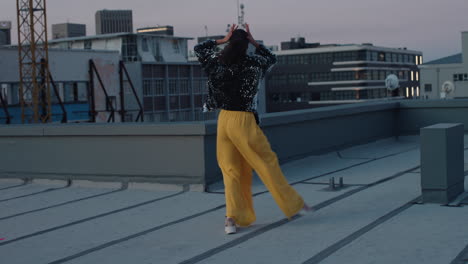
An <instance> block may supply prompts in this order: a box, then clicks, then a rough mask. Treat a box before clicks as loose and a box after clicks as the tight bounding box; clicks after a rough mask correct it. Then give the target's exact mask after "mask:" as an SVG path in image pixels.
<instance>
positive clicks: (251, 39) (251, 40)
mask: <svg viewBox="0 0 468 264" xmlns="http://www.w3.org/2000/svg"><path fill="white" fill-rule="evenodd" d="M245 29H246V31H247V39H248V40H249V42H250V43H252V45H254V46H255V47H256V48H258V46H259V44H258V43H257V41H255V39H254V38H253V37H252V33H251V32H250V28H249V24H247V23H245Z"/></svg>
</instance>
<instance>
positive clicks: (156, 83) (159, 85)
mask: <svg viewBox="0 0 468 264" xmlns="http://www.w3.org/2000/svg"><path fill="white" fill-rule="evenodd" d="M151 82H152V86H153V91H154V95H159V96H161V95H164V94H165V93H164V80H152V81H151Z"/></svg>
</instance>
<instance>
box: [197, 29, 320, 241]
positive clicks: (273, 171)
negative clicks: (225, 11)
mask: <svg viewBox="0 0 468 264" xmlns="http://www.w3.org/2000/svg"><path fill="white" fill-rule="evenodd" d="M245 28H246V30H247V31H244V30H242V29H237V26H236V25H232V27H231V29H230V31H229V33H228V34H227V35H226V36H225V37H224V38H223V39H220V40H216V41H215V40H207V41H205V42H203V43H200V44H198V45H196V46H195V54H196V55H197V57H198V60H199V61H200V63H201V65H202V67H203V69H204V70H205V72H206V73H207V75H208V97H207V100H206V102H205V104H204V110H205V111H213V110H215V109H221V112H220V113H219V117H218V130H217V139H216V144H217V150H216V155H217V160H218V164H219V167H220V168H221V171H222V173H223V181H224V185H225V193H226V221H225V231H226V233H227V234H232V233H235V232H236V226H241V227H244V226H249V225H250V224H252V223H253V222H254V221H255V219H256V217H255V212H254V208H253V200H252V191H251V185H252V169H254V170H255V171H256V172H257V174H258V175H259V177H260V179H261V180H262V181H263V183H264V184H265V185H266V187H267V188H268V190H269V191H270V193H271V194H272V196H273V198H274V199H275V201H276V203H277V204H278V206H279V207H280V208H281V210H282V211H283V213H284V214H285V215H286V217H287V218H288V219H291V217H293V216H294V215H296V214H297V213H299V212H300V211H301V210H304V211H310V210H311V208H310V207H308V206H307V205H306V204H305V203H304V200H303V199H302V197H301V196H300V195H299V194H298V193H297V192H296V191H295V190H294V189H293V188H292V187H291V186H290V185H289V184H288V182H287V180H286V178H285V177H284V175H283V173H282V171H281V168H280V166H279V163H278V159H277V157H276V154H275V153H274V152H273V151H272V150H271V147H270V144H269V143H268V140H267V138H266V137H265V135H264V134H263V132H262V130H261V129H260V127H259V126H258V118H257V114H256V100H255V96H256V94H257V89H258V88H257V87H258V83H259V81H260V79H261V78H263V77H264V76H265V73H266V72H267V70H268V69H269V68H270V67H271V66H272V65H273V64H275V63H276V56H275V55H274V54H273V53H271V52H270V51H269V50H268V49H267V48H266V47H265V46H263V45H260V44H258V43H257V42H256V41H255V39H254V38H253V37H252V34H251V33H250V30H249V25H248V24H245ZM225 43H228V44H227V45H226V47H225V48H224V50H222V51H221V52H219V53H216V52H215V47H216V45H219V44H225ZM249 43H251V44H252V45H254V46H255V48H256V51H255V53H256V56H248V55H247V53H246V52H247V48H248V45H249Z"/></svg>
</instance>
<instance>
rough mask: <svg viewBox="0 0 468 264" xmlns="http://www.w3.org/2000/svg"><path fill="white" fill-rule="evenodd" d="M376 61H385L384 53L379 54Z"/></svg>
mask: <svg viewBox="0 0 468 264" xmlns="http://www.w3.org/2000/svg"><path fill="white" fill-rule="evenodd" d="M378 56H379V57H378V61H385V52H379V55H378Z"/></svg>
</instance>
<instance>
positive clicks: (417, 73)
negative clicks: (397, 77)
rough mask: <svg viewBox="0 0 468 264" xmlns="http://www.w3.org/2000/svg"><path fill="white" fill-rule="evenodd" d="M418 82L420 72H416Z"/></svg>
mask: <svg viewBox="0 0 468 264" xmlns="http://www.w3.org/2000/svg"><path fill="white" fill-rule="evenodd" d="M416 81H419V72H418V71H417V72H416Z"/></svg>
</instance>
